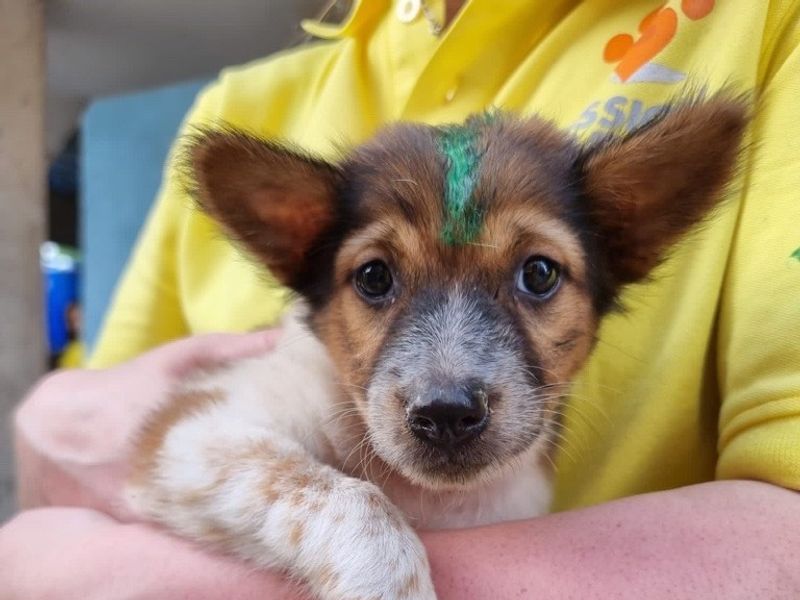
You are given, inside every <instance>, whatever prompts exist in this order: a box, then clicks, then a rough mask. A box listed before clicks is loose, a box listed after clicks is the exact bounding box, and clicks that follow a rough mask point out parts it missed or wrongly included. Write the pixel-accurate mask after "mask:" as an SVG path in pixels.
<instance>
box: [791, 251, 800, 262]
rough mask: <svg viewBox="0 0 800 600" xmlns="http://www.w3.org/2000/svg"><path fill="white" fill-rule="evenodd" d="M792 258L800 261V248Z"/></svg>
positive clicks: (793, 253)
mask: <svg viewBox="0 0 800 600" xmlns="http://www.w3.org/2000/svg"><path fill="white" fill-rule="evenodd" d="M791 258H794V259H796V260H800V248H798V249H797V250H795V251H794V252H792V254H791Z"/></svg>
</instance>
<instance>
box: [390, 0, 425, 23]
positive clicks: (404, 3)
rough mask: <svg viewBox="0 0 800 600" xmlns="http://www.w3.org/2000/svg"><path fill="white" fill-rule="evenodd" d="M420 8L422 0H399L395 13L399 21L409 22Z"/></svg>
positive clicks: (415, 16)
mask: <svg viewBox="0 0 800 600" xmlns="http://www.w3.org/2000/svg"><path fill="white" fill-rule="evenodd" d="M421 9H422V0H399V1H398V2H397V8H396V9H395V14H396V15H397V20H398V21H400V22H401V23H411V21H413V20H414V19H416V18H417V16H418V15H419V11H420V10H421Z"/></svg>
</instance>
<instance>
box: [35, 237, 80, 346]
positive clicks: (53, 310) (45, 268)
mask: <svg viewBox="0 0 800 600" xmlns="http://www.w3.org/2000/svg"><path fill="white" fill-rule="evenodd" d="M39 259H40V264H41V268H42V275H43V276H44V289H45V295H44V300H45V307H44V308H45V322H46V323H47V343H48V346H49V349H50V354H51V355H52V356H56V355H58V354H60V353H61V352H62V351H63V350H64V348H66V346H67V344H68V343H69V342H70V341H71V340H72V339H73V338H74V336H75V334H76V333H77V332H76V331H75V330H76V328H77V320H78V319H77V310H78V289H79V274H80V273H79V265H78V260H77V257H76V255H75V253H74V251H70V250H69V249H66V248H64V247H62V246H59V245H58V244H56V243H54V242H45V243H44V244H42V246H41V249H40V251H39Z"/></svg>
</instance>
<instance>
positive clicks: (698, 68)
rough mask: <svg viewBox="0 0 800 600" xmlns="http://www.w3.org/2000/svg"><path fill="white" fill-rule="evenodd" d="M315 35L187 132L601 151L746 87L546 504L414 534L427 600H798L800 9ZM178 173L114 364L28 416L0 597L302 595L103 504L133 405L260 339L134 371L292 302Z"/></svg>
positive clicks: (452, 17) (369, 27)
mask: <svg viewBox="0 0 800 600" xmlns="http://www.w3.org/2000/svg"><path fill="white" fill-rule="evenodd" d="M306 27H307V29H308V30H309V31H310V32H311V33H313V34H314V35H315V36H316V37H318V38H322V40H323V41H318V42H314V43H311V44H308V45H306V46H303V47H301V48H298V49H293V50H290V51H288V52H285V53H282V54H280V55H278V56H275V57H271V58H269V59H266V60H262V61H257V62H255V63H253V64H251V65H246V66H244V67H239V68H235V69H229V70H226V71H225V72H223V74H222V75H221V77H220V78H219V80H218V81H217V82H216V83H215V84H213V85H212V86H211V87H210V88H208V89H207V90H206V91H205V92H204V93H203V94H201V96H200V97H199V99H198V100H197V102H196V105H195V107H194V109H193V110H192V112H191V114H190V115H189V116H188V118H187V120H186V125H185V128H184V132H191V131H192V130H193V128H194V127H197V126H200V127H204V126H209V125H214V124H215V123H219V122H226V123H227V124H228V125H230V126H232V127H235V128H241V129H244V130H247V131H250V132H255V133H257V134H260V135H264V136H275V137H280V138H286V139H289V140H291V141H293V142H294V143H296V144H297V145H299V146H301V147H303V148H307V149H309V150H311V151H313V152H315V153H318V154H320V155H321V156H324V157H328V158H331V157H334V156H335V155H336V152H337V147H338V146H339V145H340V144H342V143H343V142H345V143H356V142H359V141H361V140H363V139H365V138H366V137H368V136H369V135H370V134H372V133H373V132H374V131H375V130H377V129H378V128H379V127H380V126H381V125H383V124H385V123H388V122H391V121H395V120H414V121H424V122H428V123H445V122H452V121H459V120H461V119H463V118H464V117H466V116H467V115H468V114H470V113H472V112H476V111H480V110H483V109H485V108H487V107H490V106H497V107H500V108H504V109H508V110H513V111H517V112H520V113H523V114H525V113H530V112H536V113H538V114H540V115H543V116H545V117H547V118H550V119H552V120H553V121H554V122H556V123H557V124H558V125H559V126H561V127H562V128H566V129H568V130H570V131H571V132H572V133H573V134H574V135H576V136H577V137H579V138H580V139H581V140H583V141H584V142H586V143H592V142H593V141H595V140H597V139H598V138H600V137H602V136H605V135H607V134H608V133H609V132H612V131H613V132H617V133H624V132H625V131H628V130H630V129H631V128H632V127H636V126H637V125H639V124H641V123H643V122H645V121H646V120H647V119H648V118H650V117H651V116H652V115H653V114H656V113H657V112H658V111H659V110H660V108H661V107H662V106H663V105H664V104H665V103H668V102H669V101H670V100H671V99H673V98H676V97H678V98H679V97H681V96H682V95H685V94H688V93H698V91H700V92H702V91H703V90H707V91H713V90H716V89H719V88H721V87H724V86H729V87H732V88H734V89H736V90H739V91H741V92H745V93H750V94H752V97H753V101H754V107H755V108H754V115H753V120H752V124H751V128H750V139H749V141H748V143H747V144H746V146H745V148H744V150H743V158H742V162H741V168H740V172H739V174H738V176H737V178H736V181H735V182H734V183H733V185H732V186H731V188H730V190H729V192H728V196H729V198H728V199H727V202H726V203H725V205H724V206H723V208H722V209H720V210H719V211H718V212H717V213H716V214H715V215H714V216H713V218H712V219H711V220H710V221H709V222H708V223H706V224H705V226H704V227H703V228H702V230H701V231H699V232H697V233H695V234H694V235H692V236H691V237H690V238H689V239H688V240H687V241H686V242H685V243H683V244H682V245H681V246H680V248H678V249H677V250H676V251H675V252H674V253H673V254H672V255H671V256H670V258H669V259H668V260H667V261H666V262H665V263H664V264H663V265H661V266H660V267H659V270H658V272H657V273H656V275H655V276H654V277H653V279H652V280H651V281H650V282H648V283H647V284H644V285H638V286H635V287H633V288H631V289H629V290H627V292H626V294H625V295H624V297H623V304H624V306H625V308H626V310H625V312H621V313H620V314H617V315H614V316H612V317H610V318H609V319H608V320H607V322H605V323H604V325H603V328H602V329H601V332H600V335H599V339H598V343H597V348H596V351H595V354H594V355H593V358H592V360H591V361H590V364H589V365H588V366H587V367H586V369H585V370H584V372H583V374H582V376H581V378H580V381H579V382H578V383H577V384H576V386H575V390H574V394H573V397H572V398H571V401H570V402H569V403H568V405H567V407H566V409H565V415H564V425H565V428H564V440H563V444H562V449H561V450H562V451H561V452H560V453H559V455H558V456H557V471H556V490H555V501H554V509H555V511H556V512H555V513H554V514H552V515H549V516H546V517H542V518H539V519H535V520H531V521H526V522H520V523H507V524H498V525H494V526H490V527H485V528H481V529H467V530H459V531H441V532H422V534H421V536H422V539H423V542H424V543H425V545H426V548H427V549H428V553H429V556H430V560H431V564H432V569H433V575H434V580H435V584H436V587H437V593H438V594H439V595H440V597H441V598H443V599H448V598H475V599H479V598H511V597H546V598H570V597H572V598H574V597H580V598H592V597H596V598H608V597H619V598H641V597H647V598H680V597H693V598H702V597H713V598H720V597H724V598H737V597H741V598H753V597H759V598H782V597H785V598H795V597H799V596H800V575H798V573H800V570H798V569H797V565H796V559H795V557H796V556H797V555H798V552H800V497H799V496H798V494H797V491H796V490H798V489H800V444H797V441H796V440H797V439H798V436H800V344H797V340H798V339H800V318H798V311H797V298H798V296H800V260H798V258H800V248H798V246H800V230H798V228H797V223H800V202H798V201H797V198H796V193H797V190H798V189H800V168H798V164H797V162H796V161H797V159H796V158H795V157H796V156H797V155H798V150H800V148H799V147H798V144H799V143H800V142H798V140H800V121H798V119H797V115H796V100H795V97H796V94H797V92H798V90H800V49H799V47H800V2H799V1H797V0H781V1H776V2H770V3H766V2H747V3H745V2H732V1H728V2H714V0H669V1H668V2H666V3H664V2H661V1H658V2H657V1H654V0H631V1H629V2H617V3H609V2H605V1H600V0H582V1H578V0H555V1H553V0H547V1H545V0H526V1H521V0H520V1H516V0H514V1H513V2H506V3H502V5H499V4H498V3H496V2H490V1H489V0H467V1H466V2H464V1H459V0H446V1H444V0H424V1H422V0H397V1H393V2H388V1H380V2H378V1H366V0H365V1H361V2H356V3H355V5H354V6H353V8H352V10H351V12H350V14H349V16H348V18H347V19H346V20H345V21H344V23H343V24H341V25H340V26H334V25H330V24H322V23H315V22H312V23H308V24H307V25H306ZM179 147H180V145H179V144H178V146H177V148H179ZM179 163H180V151H179V150H178V151H176V152H175V154H174V158H173V160H172V167H171V168H170V169H169V170H168V173H167V176H166V179H165V182H164V186H163V190H162V192H161V195H160V197H159V199H158V201H157V203H156V206H155V209H154V211H153V213H152V215H151V217H150V219H149V221H148V224H147V226H146V228H145V230H144V232H143V234H142V237H141V239H140V242H139V244H138V247H137V249H136V251H135V254H134V256H133V259H132V261H131V264H130V266H129V268H128V271H127V273H126V275H125V277H124V278H123V281H122V283H121V285H120V287H119V291H118V293H117V296H116V300H115V302H114V304H113V306H112V308H111V311H110V314H109V316H108V319H107V322H106V324H105V329H104V332H103V334H102V336H101V339H100V341H99V343H98V347H97V349H96V352H95V355H94V357H93V359H92V363H91V364H92V366H94V367H104V368H105V369H104V370H99V371H77V372H65V373H62V374H58V375H55V376H51V377H50V378H48V379H46V380H45V381H44V382H43V383H42V384H41V385H40V386H39V387H38V388H36V389H35V390H34V391H33V392H32V393H31V395H30V396H29V397H28V399H27V400H26V401H25V402H24V403H23V405H22V407H21V409H20V411H19V413H18V418H17V443H18V452H19V457H20V458H19V462H20V472H21V488H22V501H23V505H24V506H25V507H27V508H29V510H27V511H25V512H23V513H21V514H20V515H19V516H17V517H16V518H15V519H13V520H12V521H11V522H10V523H9V524H7V525H6V526H5V527H4V528H3V529H2V530H0V581H2V582H6V583H4V584H0V587H1V586H3V585H4V586H5V587H6V590H2V591H3V593H4V594H5V595H4V596H3V597H8V598H20V597H26V598H29V597H36V598H46V597H59V598H63V597H81V598H92V597H97V598H117V597H126V598H131V597H137V598H144V597H177V596H181V595H183V596H185V597H192V598H205V597H208V598H212V597H220V596H223V595H228V596H235V597H239V598H249V597H253V598H255V597H269V598H283V597H287V598H291V597H293V596H294V595H295V594H297V593H299V592H298V591H297V590H296V589H294V588H291V587H290V585H289V584H288V583H285V582H283V581H282V580H281V579H280V577H279V576H278V575H277V574H274V573H269V572H253V571H252V570H251V569H249V568H248V567H247V566H246V565H241V564H236V563H234V562H231V561H230V560H229V559H227V558H225V557H221V556H216V555H213V554H211V553H209V552H205V551H203V550H200V549H197V548H195V547H192V546H191V545H189V544H186V543H184V542H182V541H180V540H176V539H174V538H171V537H169V536H167V535H165V534H163V533H161V532H159V531H156V530H154V529H151V528H150V527H149V526H148V525H145V524H142V523H137V522H134V521H132V520H131V515H128V514H125V512H124V509H123V507H122V505H121V503H120V501H119V486H120V482H121V480H122V478H123V477H124V469H125V468H124V465H125V460H126V452H127V445H126V439H127V438H126V436H127V435H128V434H129V433H130V432H131V431H132V430H133V429H134V428H135V427H136V425H137V424H139V423H141V420H142V419H143V415H144V414H145V413H146V410H147V407H148V406H152V405H153V404H154V403H155V402H157V401H158V399H159V398H161V397H163V394H164V393H165V390H167V389H168V388H169V386H170V384H171V382H174V381H175V380H176V379H177V378H179V377H180V374H181V373H182V372H185V371H184V370H185V369H186V368H187V365H191V364H193V363H194V362H195V361H199V360H203V359H204V358H208V356H209V355H211V356H212V357H217V356H220V353H222V354H223V355H225V356H241V355H247V354H249V353H253V352H257V351H263V350H264V348H265V347H266V346H265V345H268V344H269V339H270V338H269V335H268V334H266V333H255V334H244V335H238V336H237V335H235V334H228V335H225V336H223V337H222V338H220V337H216V336H212V337H211V338H208V337H205V336H200V337H195V338H190V339H187V340H182V341H178V342H172V343H171V344H168V345H167V346H165V347H163V348H160V349H157V350H153V351H150V352H147V353H145V354H144V355H142V356H140V357H139V358H133V357H136V356H139V355H141V354H142V353H143V352H145V351H147V350H148V349H150V348H153V347H155V346H157V345H159V344H162V343H164V342H167V341H169V340H173V339H176V338H180V337H184V336H187V335H189V334H197V333H207V332H211V331H228V332H244V331H247V330H250V329H253V328H257V327H263V326H271V325H274V324H276V323H277V322H278V319H279V316H280V313H281V311H282V310H283V308H284V307H285V306H286V303H287V295H286V293H285V292H284V291H283V290H281V289H280V288H278V287H277V286H276V285H275V284H274V282H272V281H271V280H270V279H269V278H264V277H263V275H262V274H261V273H259V271H258V269H256V268H255V267H253V266H252V264H250V263H248V262H247V261H244V260H242V259H241V257H240V255H238V254H237V251H236V250H235V249H234V248H233V246H231V245H230V244H228V243H227V242H225V241H223V240H222V238H221V236H220V234H219V232H218V231H217V230H216V229H215V227H214V226H213V225H212V224H211V223H210V221H209V220H208V219H207V218H206V217H204V216H203V215H202V214H200V213H199V212H198V211H196V210H195V209H193V208H192V206H191V202H190V200H189V199H188V198H187V196H186V193H185V189H186V185H185V184H186V181H184V180H183V178H182V175H181V172H182V171H181V169H180V168H179V167H180V164H179ZM667 176H668V174H667ZM126 361H127V362H126ZM34 507H40V508H36V509H35V510H34ZM65 557H72V558H71V559H70V560H69V561H67V560H66V559H65ZM65 590H66V591H65ZM59 594H60V595H59Z"/></svg>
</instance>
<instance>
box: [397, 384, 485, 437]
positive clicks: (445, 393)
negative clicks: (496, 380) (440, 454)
mask: <svg viewBox="0 0 800 600" xmlns="http://www.w3.org/2000/svg"><path fill="white" fill-rule="evenodd" d="M407 419H408V426H409V427H410V428H411V431H412V432H413V433H414V435H416V436H417V437H418V438H420V439H422V440H423V441H426V442H430V443H433V444H436V445H440V446H450V447H453V446H456V445H458V444H463V443H464V442H467V441H469V440H471V439H473V438H475V437H476V436H477V435H478V434H479V433H480V432H481V431H483V430H484V429H486V424H487V423H488V421H489V413H488V408H487V395H486V392H485V391H484V390H483V389H482V388H480V387H477V386H467V387H459V386H451V387H447V388H443V389H439V390H436V391H435V392H434V393H432V394H430V395H429V397H428V398H427V399H426V398H422V400H421V401H419V402H417V403H415V404H414V405H412V406H410V407H409V410H408V415H407Z"/></svg>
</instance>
